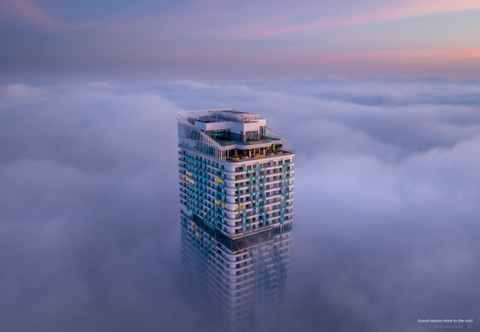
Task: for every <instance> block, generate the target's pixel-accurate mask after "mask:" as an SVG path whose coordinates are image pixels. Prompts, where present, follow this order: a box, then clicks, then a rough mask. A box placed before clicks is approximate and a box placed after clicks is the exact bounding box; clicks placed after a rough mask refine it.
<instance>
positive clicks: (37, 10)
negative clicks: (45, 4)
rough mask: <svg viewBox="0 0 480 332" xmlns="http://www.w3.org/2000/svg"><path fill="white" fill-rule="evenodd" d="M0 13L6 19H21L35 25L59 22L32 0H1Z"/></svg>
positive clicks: (52, 24)
mask: <svg viewBox="0 0 480 332" xmlns="http://www.w3.org/2000/svg"><path fill="white" fill-rule="evenodd" d="M0 14H1V15H0V17H3V18H4V19H6V20H15V21H22V22H27V23H29V24H32V25H36V26H42V27H52V26H54V25H57V24H59V22H58V21H57V20H56V19H54V18H52V17H51V16H49V15H48V14H47V13H46V12H45V10H43V9H42V8H41V7H40V6H39V5H38V4H37V3H36V2H35V1H33V0H1V1H0Z"/></svg>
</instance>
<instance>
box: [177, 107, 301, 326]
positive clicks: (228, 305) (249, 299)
mask: <svg viewBox="0 0 480 332" xmlns="http://www.w3.org/2000/svg"><path fill="white" fill-rule="evenodd" d="M178 117H179V123H178V126H179V128H178V133H179V164H180V167H179V169H180V200H181V216H180V218H181V226H182V248H183V250H182V252H183V257H184V261H185V265H186V266H189V267H193V269H192V271H193V272H192V277H193V280H194V283H195V284H198V285H199V286H200V287H201V288H203V289H202V290H205V291H206V294H209V295H211V298H212V299H215V301H214V302H215V303H212V307H215V308H217V309H218V310H216V311H217V312H218V313H219V314H220V315H221V316H222V317H223V318H222V319H223V321H225V322H227V323H228V326H229V327H235V326H239V325H238V324H243V326H245V324H247V325H248V324H254V322H258V319H259V318H260V317H262V313H261V312H262V309H261V308H272V303H274V302H275V299H278V295H279V294H280V293H282V292H283V289H284V286H285V280H286V276H287V270H288V257H289V247H290V230H291V228H292V221H293V219H292V203H293V198H292V189H293V177H294V171H293V166H294V165H293V157H294V155H293V153H292V152H291V151H290V150H289V149H287V148H286V143H285V141H284V140H283V139H282V138H280V137H279V136H277V135H274V134H273V133H272V132H271V131H270V130H269V129H268V128H267V126H266V120H265V119H264V118H262V117H260V116H258V115H255V114H250V113H245V112H237V111H233V110H212V111H198V112H185V113H180V114H179V116H178ZM262 304H263V305H262Z"/></svg>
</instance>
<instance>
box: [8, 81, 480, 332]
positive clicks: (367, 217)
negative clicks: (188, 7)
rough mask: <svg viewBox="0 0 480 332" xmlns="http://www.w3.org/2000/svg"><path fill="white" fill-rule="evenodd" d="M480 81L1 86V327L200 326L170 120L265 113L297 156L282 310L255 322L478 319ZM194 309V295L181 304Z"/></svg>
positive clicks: (309, 325) (317, 325)
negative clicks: (190, 289) (183, 262)
mask: <svg viewBox="0 0 480 332" xmlns="http://www.w3.org/2000/svg"><path fill="white" fill-rule="evenodd" d="M479 90H480V84H478V83H476V82H467V83H465V82H463V83H461V82H442V81H411V82H387V81H384V82H380V81H375V82H358V81H357V82H350V81H321V82H293V83H292V82H277V83H272V82H263V83H258V82H256V83H245V84H243V85H240V84H227V83H225V84H218V83H217V84H209V83H203V82H185V81H183V82H160V83H158V82H153V83H152V82H142V83H141V84H136V85H135V86H133V85H129V84H126V83H122V84H121V83H102V82H96V83H90V84H58V85H32V84H6V85H3V86H2V87H0V148H1V154H0V183H2V187H1V189H0V197H2V200H0V207H1V208H0V218H1V220H2V224H1V225H2V226H1V228H0V246H1V249H2V250H1V254H0V260H1V262H2V263H3V265H4V266H5V267H6V268H4V269H3V272H2V273H1V274H0V284H1V286H2V289H4V292H3V295H2V297H1V299H0V306H1V308H2V312H3V313H4V314H5V315H4V317H5V318H4V319H2V325H3V326H5V329H6V330H9V331H30V330H31V331H33V330H35V331H65V330H69V331H83V330H99V331H110V330H116V331H131V330H140V331H144V330H145V331H150V330H152V331H159V330H160V331H174V330H192V329H194V328H195V329H197V330H207V329H209V328H212V327H213V326H212V323H211V322H208V321H206V320H205V318H204V315H203V313H202V312H199V311H198V310H197V309H196V307H195V306H193V305H191V304H190V303H189V302H190V301H189V297H188V294H185V293H186V292H185V291H184V290H183V289H182V278H181V276H182V269H181V266H180V259H179V226H178V204H177V201H178V195H177V184H176V182H177V181H176V172H177V170H176V167H177V165H176V164H177V159H176V138H175V135H176V124H175V113H176V112H177V111H178V110H181V109H195V108H207V107H221V106H230V107H231V106H233V107H236V108H238V109H242V110H247V111H254V112H261V113H263V114H265V115H266V116H267V117H268V118H269V120H270V123H271V125H272V126H273V127H274V128H276V129H277V131H278V132H280V133H282V135H284V136H286V137H287V138H288V139H289V140H290V143H291V145H292V146H293V147H294V148H295V151H296V153H297V159H296V184H295V218H296V219H295V223H296V227H295V231H294V248H293V256H292V267H291V271H290V279H289V285H288V290H289V291H288V294H287V301H286V302H285V303H284V305H282V306H281V307H278V308H274V310H273V311H274V312H273V313H272V314H271V315H266V319H265V324H264V326H263V328H264V329H273V328H277V330H278V328H279V327H281V328H280V330H285V331H291V330H297V329H298V330H305V331H318V330H322V329H325V330H328V331H336V330H337V331H409V330H411V331H420V330H422V329H426V330H428V327H426V326H422V325H419V324H418V323H417V319H420V318H473V319H476V318H477V317H478V308H479V307H480V306H479V305H480V303H479V302H480V294H479V291H478V287H477V286H478V285H477V283H478V280H479V277H480V269H479V267H478V263H477V262H478V261H479V257H478V256H479V254H478V253H479V252H480V250H479V249H480V248H479V245H478V241H476V235H477V234H479V226H478V224H477V222H478V216H479V215H480V211H479V207H478V201H479V198H480V189H479V186H478V183H480V176H479V174H478V169H479V166H480V158H479V157H478V156H477V153H476V152H477V150H478V147H479V146H480V116H479V113H478V110H477V107H478V103H479V100H478V98H477V96H478V95H479V92H480V91H479ZM190 300H193V301H197V300H198V299H190Z"/></svg>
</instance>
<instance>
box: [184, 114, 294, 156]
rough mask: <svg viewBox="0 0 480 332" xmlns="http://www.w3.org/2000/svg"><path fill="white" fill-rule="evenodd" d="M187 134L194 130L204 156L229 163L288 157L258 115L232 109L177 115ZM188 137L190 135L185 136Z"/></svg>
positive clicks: (287, 151) (283, 146)
mask: <svg viewBox="0 0 480 332" xmlns="http://www.w3.org/2000/svg"><path fill="white" fill-rule="evenodd" d="M179 123H182V124H183V125H184V126H183V129H184V130H186V131H196V132H197V136H198V137H196V138H193V137H192V139H193V140H197V141H196V142H186V141H184V143H186V144H188V143H190V144H192V143H196V144H197V145H198V148H200V149H202V148H203V151H202V152H204V153H207V154H211V155H214V156H215V157H216V158H218V159H221V160H228V161H232V162H234V161H243V160H249V159H255V158H256V159H258V158H262V157H270V156H274V155H285V154H289V153H290V152H289V150H288V148H287V147H286V142H285V141H284V140H282V139H281V138H280V136H278V135H276V134H274V133H273V132H272V131H271V130H270V129H269V128H267V121H266V119H265V118H263V117H261V116H259V115H258V114H252V113H247V112H239V111H234V110H209V111H195V112H182V113H179ZM186 134H187V135H186V136H188V135H189V134H190V133H188V132H187V133H186Z"/></svg>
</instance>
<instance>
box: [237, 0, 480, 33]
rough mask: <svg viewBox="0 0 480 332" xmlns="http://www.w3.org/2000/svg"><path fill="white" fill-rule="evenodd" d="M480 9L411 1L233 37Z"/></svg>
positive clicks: (447, 0) (475, 4) (461, 2)
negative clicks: (350, 14) (366, 11)
mask: <svg viewBox="0 0 480 332" xmlns="http://www.w3.org/2000/svg"><path fill="white" fill-rule="evenodd" d="M476 9H480V1H478V0H456V1H451V0H434V1H432V0H428V1H423V2H419V1H413V0H408V1H404V2H403V3H400V1H399V3H396V4H394V5H389V6H386V7H382V8H378V9H376V10H373V11H372V10H369V12H368V13H359V14H357V15H353V16H343V17H336V18H322V19H319V20H318V21H313V22H306V23H303V24H282V23H281V22H285V21H287V20H286V18H285V17H281V18H277V19H276V20H275V21H276V22H277V24H275V23H270V24H266V25H256V26H255V25H254V26H252V27H251V28H247V29H241V30H237V31H233V32H232V35H233V36H236V37H240V38H247V39H264V38H265V39H266V38H271V37H277V36H282V35H286V34H292V33H304V32H309V31H318V30H324V29H334V28H342V27H349V26H354V25H360V24H368V23H375V22H382V21H390V20H398V19H402V18H408V17H415V16H422V15H429V14H435V13H444V12H458V11H465V10H476Z"/></svg>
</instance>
